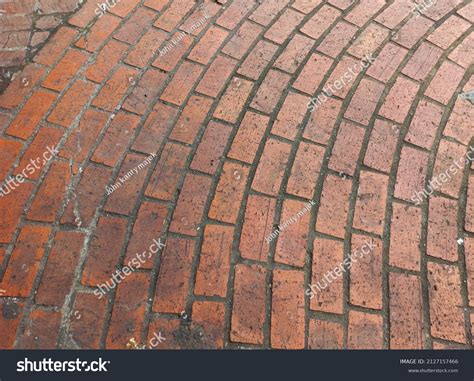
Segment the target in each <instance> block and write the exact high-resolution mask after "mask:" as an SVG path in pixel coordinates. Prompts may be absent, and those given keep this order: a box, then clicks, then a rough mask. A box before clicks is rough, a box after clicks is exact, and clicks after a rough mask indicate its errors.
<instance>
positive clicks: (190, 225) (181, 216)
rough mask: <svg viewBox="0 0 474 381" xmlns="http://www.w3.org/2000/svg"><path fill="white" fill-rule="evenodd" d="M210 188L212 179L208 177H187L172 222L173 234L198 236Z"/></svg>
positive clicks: (192, 175) (189, 175)
mask: <svg viewBox="0 0 474 381" xmlns="http://www.w3.org/2000/svg"><path fill="white" fill-rule="evenodd" d="M210 187H211V179H210V178H208V177H204V176H198V175H194V174H188V175H187V176H186V179H185V180H184V184H183V187H182V189H181V193H180V195H179V199H178V204H177V205H176V209H175V210H174V214H173V220H172V221H171V226H170V230H171V231H172V232H175V233H181V234H187V235H191V236H196V235H197V227H198V226H199V224H200V223H201V219H202V217H203V212H204V206H205V203H206V200H207V197H208V194H209V189H210Z"/></svg>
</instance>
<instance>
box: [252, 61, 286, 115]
mask: <svg viewBox="0 0 474 381" xmlns="http://www.w3.org/2000/svg"><path fill="white" fill-rule="evenodd" d="M289 81H290V76H289V75H286V74H283V73H281V72H278V71H276V70H270V72H269V73H268V75H267V76H266V77H265V79H264V81H263V82H262V84H261V85H260V87H259V89H258V91H257V94H255V97H254V99H253V101H252V103H251V104H250V106H251V107H253V108H256V109H257V110H260V111H262V112H265V113H267V114H271V113H272V112H273V110H274V109H275V107H276V105H277V103H278V101H279V100H280V97H281V94H282V92H283V91H284V89H285V88H286V87H287V85H288V82H289Z"/></svg>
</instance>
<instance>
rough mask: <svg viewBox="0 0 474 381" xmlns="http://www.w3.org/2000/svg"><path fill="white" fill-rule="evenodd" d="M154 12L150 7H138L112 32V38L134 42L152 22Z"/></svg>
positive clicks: (129, 42)
mask: <svg viewBox="0 0 474 381" xmlns="http://www.w3.org/2000/svg"><path fill="white" fill-rule="evenodd" d="M155 16H156V13H155V12H154V11H152V10H151V9H147V8H138V10H137V11H136V12H135V13H134V14H133V15H132V17H130V18H129V19H128V20H127V21H126V22H125V24H123V25H122V27H121V28H120V29H119V30H118V31H117V32H116V33H115V34H114V38H115V39H116V40H119V41H123V42H126V43H128V44H135V43H136V42H137V40H138V38H139V37H140V35H141V34H142V33H143V30H145V29H147V28H148V27H149V26H150V24H151V23H152V22H153V20H154V18H155Z"/></svg>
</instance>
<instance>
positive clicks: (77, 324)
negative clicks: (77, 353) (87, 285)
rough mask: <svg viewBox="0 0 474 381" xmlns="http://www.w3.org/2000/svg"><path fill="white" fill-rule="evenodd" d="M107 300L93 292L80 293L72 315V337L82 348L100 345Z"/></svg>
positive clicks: (93, 347) (94, 347) (92, 347)
mask: <svg viewBox="0 0 474 381" xmlns="http://www.w3.org/2000/svg"><path fill="white" fill-rule="evenodd" d="M106 307H107V302H106V300H105V299H103V300H99V299H97V296H95V295H93V294H86V293H82V292H80V293H78V294H77V295H76V300H75V302H74V307H73V310H74V312H73V314H72V315H71V317H70V337H71V338H72V340H73V341H74V343H75V344H76V345H78V347H79V348H81V349H96V348H99V347H100V338H101V334H102V330H101V327H102V326H103V324H104V321H105V318H106V313H107V311H106Z"/></svg>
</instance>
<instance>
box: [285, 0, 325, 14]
mask: <svg viewBox="0 0 474 381" xmlns="http://www.w3.org/2000/svg"><path fill="white" fill-rule="evenodd" d="M320 4H321V0H295V1H294V2H293V4H292V5H291V6H292V7H293V8H295V9H297V10H298V11H300V12H302V13H305V14H308V13H310V12H311V11H312V10H313V9H316V7H317V6H318V5H320Z"/></svg>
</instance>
